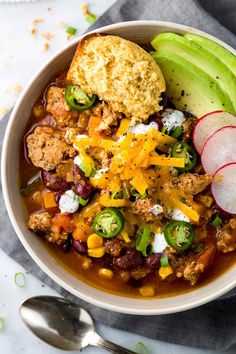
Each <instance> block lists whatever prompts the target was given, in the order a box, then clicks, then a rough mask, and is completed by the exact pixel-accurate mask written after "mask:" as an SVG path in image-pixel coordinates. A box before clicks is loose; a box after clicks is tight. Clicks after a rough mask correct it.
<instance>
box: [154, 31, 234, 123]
mask: <svg viewBox="0 0 236 354" xmlns="http://www.w3.org/2000/svg"><path fill="white" fill-rule="evenodd" d="M152 46H153V47H154V48H155V49H156V52H155V53H154V54H153V57H154V59H155V60H156V62H157V63H158V65H159V66H160V67H161V70H162V72H163V75H164V77H165V80H166V86H167V95H168V97H169V98H170V100H171V101H172V102H173V103H174V105H175V106H176V108H178V109H181V110H186V111H188V112H190V113H192V114H194V115H195V116H197V117H201V116H202V115H204V114H206V113H208V112H210V111H214V110H219V109H221V110H224V111H228V112H231V113H235V112H236V77H235V76H234V74H233V73H232V71H231V70H230V69H229V68H228V67H227V66H226V65H225V64H224V63H222V62H221V61H220V60H219V59H218V58H217V57H215V56H214V55H212V54H211V53H209V52H207V51H206V50H205V49H204V48H201V47H200V46H199V45H195V44H194V43H191V42H190V41H189V40H188V39H186V38H184V37H183V36H180V35H177V34H174V33H162V34H160V35H158V36H156V37H155V38H154V39H153V41H152Z"/></svg>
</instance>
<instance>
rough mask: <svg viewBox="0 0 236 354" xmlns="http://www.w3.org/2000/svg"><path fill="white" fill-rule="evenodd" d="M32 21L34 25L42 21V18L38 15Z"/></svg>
mask: <svg viewBox="0 0 236 354" xmlns="http://www.w3.org/2000/svg"><path fill="white" fill-rule="evenodd" d="M32 23H33V25H34V26H37V25H38V24H40V23H43V19H42V18H40V17H38V18H36V19H35V20H34V21H33V22H32Z"/></svg>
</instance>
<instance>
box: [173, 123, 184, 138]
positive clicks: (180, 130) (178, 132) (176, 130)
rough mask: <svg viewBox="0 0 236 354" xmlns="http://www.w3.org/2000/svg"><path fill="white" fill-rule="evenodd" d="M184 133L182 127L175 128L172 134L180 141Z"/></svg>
mask: <svg viewBox="0 0 236 354" xmlns="http://www.w3.org/2000/svg"><path fill="white" fill-rule="evenodd" d="M182 133H183V128H182V127H181V126H177V127H175V129H174V130H173V131H172V133H171V134H170V135H171V136H172V137H173V138H175V139H178V138H179V137H180V135H181V134H182Z"/></svg>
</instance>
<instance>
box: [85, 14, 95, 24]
mask: <svg viewBox="0 0 236 354" xmlns="http://www.w3.org/2000/svg"><path fill="white" fill-rule="evenodd" d="M85 19H86V21H87V22H88V23H90V24H92V23H94V22H95V21H96V19H97V16H96V15H94V14H91V13H89V14H87V15H86V16H85Z"/></svg>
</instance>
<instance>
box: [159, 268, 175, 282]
mask: <svg viewBox="0 0 236 354" xmlns="http://www.w3.org/2000/svg"><path fill="white" fill-rule="evenodd" d="M171 274H173V269H172V267H171V266H168V267H160V269H159V275H160V277H161V278H162V279H165V278H167V277H168V276H169V275H171Z"/></svg>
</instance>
